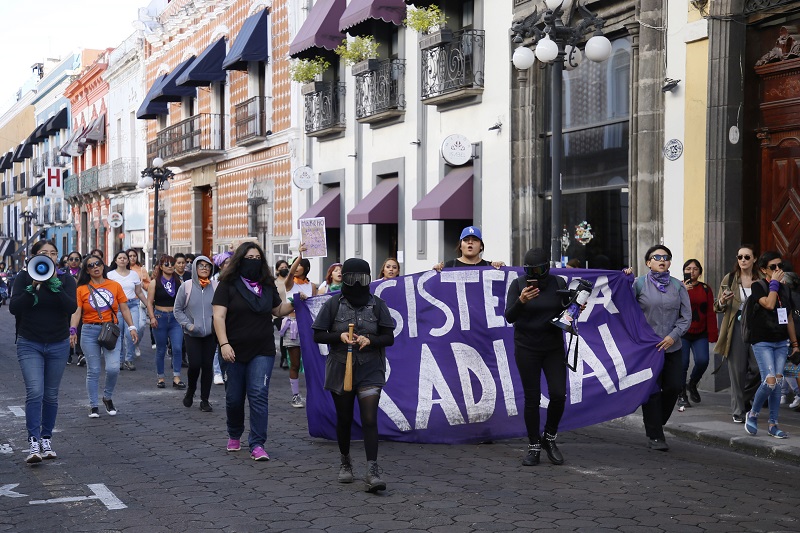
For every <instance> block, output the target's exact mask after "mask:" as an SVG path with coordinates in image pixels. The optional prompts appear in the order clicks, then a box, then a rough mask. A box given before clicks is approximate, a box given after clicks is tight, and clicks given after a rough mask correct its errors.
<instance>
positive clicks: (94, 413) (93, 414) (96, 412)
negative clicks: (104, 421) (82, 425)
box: [89, 407, 100, 418]
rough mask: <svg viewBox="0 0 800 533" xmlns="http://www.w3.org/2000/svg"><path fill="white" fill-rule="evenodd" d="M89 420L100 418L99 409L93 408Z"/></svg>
mask: <svg viewBox="0 0 800 533" xmlns="http://www.w3.org/2000/svg"><path fill="white" fill-rule="evenodd" d="M89 418H100V409H98V408H97V407H92V409H91V410H90V411H89Z"/></svg>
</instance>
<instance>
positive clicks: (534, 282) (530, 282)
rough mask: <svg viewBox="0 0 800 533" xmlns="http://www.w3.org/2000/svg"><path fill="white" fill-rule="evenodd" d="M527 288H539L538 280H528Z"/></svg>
mask: <svg viewBox="0 0 800 533" xmlns="http://www.w3.org/2000/svg"><path fill="white" fill-rule="evenodd" d="M528 287H533V288H534V289H538V288H539V280H538V279H529V280H528Z"/></svg>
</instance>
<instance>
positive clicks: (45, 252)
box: [36, 250, 58, 257]
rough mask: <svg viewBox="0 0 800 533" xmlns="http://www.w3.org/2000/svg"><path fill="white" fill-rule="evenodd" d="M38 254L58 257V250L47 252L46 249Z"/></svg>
mask: <svg viewBox="0 0 800 533" xmlns="http://www.w3.org/2000/svg"><path fill="white" fill-rule="evenodd" d="M36 255H49V256H50V257H58V252H47V251H45V250H42V251H41V252H39V253H38V254H36Z"/></svg>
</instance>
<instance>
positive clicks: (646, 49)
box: [627, 0, 669, 271]
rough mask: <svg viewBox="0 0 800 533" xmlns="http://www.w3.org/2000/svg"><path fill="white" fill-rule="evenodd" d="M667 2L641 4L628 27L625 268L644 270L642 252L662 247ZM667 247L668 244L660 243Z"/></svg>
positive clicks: (650, 0) (654, 0)
mask: <svg viewBox="0 0 800 533" xmlns="http://www.w3.org/2000/svg"><path fill="white" fill-rule="evenodd" d="M666 4H667V2H666V0H641V2H640V3H639V4H638V6H637V13H636V18H637V19H638V20H640V21H641V22H642V24H641V25H638V26H639V28H635V27H634V26H637V24H629V25H627V28H628V31H629V32H630V33H631V36H632V38H633V46H632V47H631V53H632V58H631V59H632V61H631V70H632V72H631V80H632V82H633V89H632V91H631V152H630V153H631V161H630V163H631V164H630V175H629V183H630V205H631V208H630V228H631V233H632V235H631V239H630V243H631V244H630V246H631V250H630V255H631V257H630V262H631V265H633V266H634V267H635V268H636V270H637V271H639V270H641V268H643V266H642V262H643V256H644V253H645V251H646V250H647V249H648V248H649V247H650V246H652V245H654V244H659V243H661V239H662V238H663V235H664V231H663V227H664V190H663V188H664V160H663V157H662V155H661V147H662V146H663V145H664V95H663V93H662V92H661V87H662V86H663V84H664V74H665V72H664V54H665V53H666V50H665V44H666V43H665V32H664V30H663V29H660V28H663V27H664V26H665V24H666V20H665V18H664V13H666V9H667V5H666ZM664 244H666V245H667V246H669V243H664Z"/></svg>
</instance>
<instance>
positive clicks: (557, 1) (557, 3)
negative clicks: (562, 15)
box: [544, 0, 564, 11]
mask: <svg viewBox="0 0 800 533" xmlns="http://www.w3.org/2000/svg"><path fill="white" fill-rule="evenodd" d="M544 3H545V5H546V6H547V9H549V10H550V11H555V10H556V9H558V8H559V7H561V4H563V3H564V0H544Z"/></svg>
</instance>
